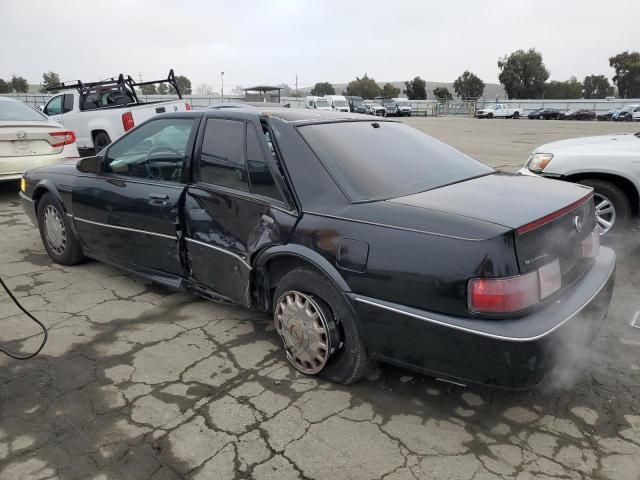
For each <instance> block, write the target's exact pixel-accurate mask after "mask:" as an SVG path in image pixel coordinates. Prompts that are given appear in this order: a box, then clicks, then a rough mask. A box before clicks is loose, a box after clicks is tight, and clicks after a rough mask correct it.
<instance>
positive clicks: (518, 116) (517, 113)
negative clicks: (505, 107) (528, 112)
mask: <svg viewBox="0 0 640 480" xmlns="http://www.w3.org/2000/svg"><path fill="white" fill-rule="evenodd" d="M513 118H514V119H516V120H518V119H519V118H520V112H515V113H514V114H513Z"/></svg>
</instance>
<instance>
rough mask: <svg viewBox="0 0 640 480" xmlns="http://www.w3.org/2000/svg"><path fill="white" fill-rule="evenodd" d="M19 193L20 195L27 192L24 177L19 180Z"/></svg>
mask: <svg viewBox="0 0 640 480" xmlns="http://www.w3.org/2000/svg"><path fill="white" fill-rule="evenodd" d="M20 191H21V192H22V193H25V192H26V191H27V180H26V179H25V178H24V177H22V178H21V179H20Z"/></svg>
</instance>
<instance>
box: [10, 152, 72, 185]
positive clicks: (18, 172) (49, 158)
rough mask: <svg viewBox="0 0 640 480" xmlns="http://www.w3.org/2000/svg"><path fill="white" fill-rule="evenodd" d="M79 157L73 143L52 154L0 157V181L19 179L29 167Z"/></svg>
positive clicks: (45, 165) (32, 167)
mask: <svg viewBox="0 0 640 480" xmlns="http://www.w3.org/2000/svg"><path fill="white" fill-rule="evenodd" d="M71 147H72V148H71ZM79 157H80V154H79V153H78V148H77V147H76V146H75V145H67V146H65V147H64V149H63V150H62V152H60V153H57V154H53V155H33V156H24V157H2V158H0V181H3V180H19V179H20V178H21V177H22V175H23V174H24V173H25V172H27V171H29V170H31V169H34V168H38V167H47V166H49V165H57V164H59V163H63V162H66V161H68V160H69V159H70V158H79Z"/></svg>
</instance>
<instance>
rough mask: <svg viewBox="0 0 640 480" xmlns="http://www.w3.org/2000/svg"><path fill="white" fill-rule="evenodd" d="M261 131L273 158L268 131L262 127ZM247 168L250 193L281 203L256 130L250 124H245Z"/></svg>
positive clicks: (273, 152) (273, 153)
mask: <svg viewBox="0 0 640 480" xmlns="http://www.w3.org/2000/svg"><path fill="white" fill-rule="evenodd" d="M262 130H263V131H262V132H260V133H262V134H263V135H265V139H266V140H267V145H269V149H270V150H271V154H272V155H274V157H275V151H274V150H273V144H272V143H271V141H270V139H269V130H266V129H264V127H262ZM247 168H248V170H249V183H250V185H251V193H255V194H258V195H263V196H265V197H270V198H274V199H276V200H280V201H282V197H281V195H280V192H279V191H278V187H277V185H276V182H275V181H274V180H273V176H272V175H271V171H270V170H269V165H268V164H267V161H266V158H265V152H264V148H263V147H262V143H261V142H260V138H259V137H258V133H257V131H256V128H255V126H254V125H252V124H247Z"/></svg>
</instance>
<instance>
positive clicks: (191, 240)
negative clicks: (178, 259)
mask: <svg viewBox="0 0 640 480" xmlns="http://www.w3.org/2000/svg"><path fill="white" fill-rule="evenodd" d="M186 240H187V242H192V243H195V244H197V245H200V246H202V247H207V248H212V249H213V250H217V251H218V252H220V253H226V254H227V255H231V256H232V257H235V258H236V260H239V261H240V262H241V263H242V264H243V265H244V266H245V267H247V268H248V269H249V270H251V269H252V267H251V264H250V263H249V262H247V261H246V260H245V259H244V258H242V257H241V256H240V255H238V254H237V253H233V252H232V251H230V250H225V249H224V248H220V247H216V246H215V245H210V244H208V243H205V242H201V241H200V240H194V239H193V238H187V239H186Z"/></svg>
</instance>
